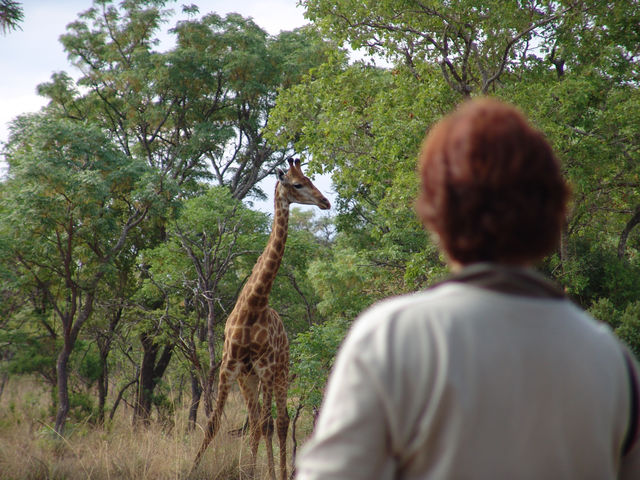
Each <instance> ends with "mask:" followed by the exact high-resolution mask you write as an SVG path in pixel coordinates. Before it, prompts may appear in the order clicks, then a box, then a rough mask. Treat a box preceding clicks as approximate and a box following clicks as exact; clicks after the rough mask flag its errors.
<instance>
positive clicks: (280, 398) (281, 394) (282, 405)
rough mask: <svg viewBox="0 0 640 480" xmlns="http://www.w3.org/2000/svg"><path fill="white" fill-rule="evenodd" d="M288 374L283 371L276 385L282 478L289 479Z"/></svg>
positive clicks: (281, 479) (282, 479) (283, 479)
mask: <svg viewBox="0 0 640 480" xmlns="http://www.w3.org/2000/svg"><path fill="white" fill-rule="evenodd" d="M288 376H289V374H288V372H281V374H280V375H279V378H278V380H277V381H276V384H275V386H274V394H275V397H276V410H277V433H278V446H279V447H280V480H287V433H288V431H289V413H288V412H287V390H288V388H287V387H288V382H287V379H288Z"/></svg>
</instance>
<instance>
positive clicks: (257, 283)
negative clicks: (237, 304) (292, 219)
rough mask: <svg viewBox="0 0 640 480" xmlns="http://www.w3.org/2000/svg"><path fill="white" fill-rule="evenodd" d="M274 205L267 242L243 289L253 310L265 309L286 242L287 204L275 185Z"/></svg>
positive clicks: (287, 225) (287, 224)
mask: <svg viewBox="0 0 640 480" xmlns="http://www.w3.org/2000/svg"><path fill="white" fill-rule="evenodd" d="M274 203H275V213H274V216H273V227H272V228H271V234H270V235H269V241H268V242H267V245H266V247H265V249H264V251H263V252H262V255H260V257H259V258H258V261H257V263H256V264H255V266H254V267H253V271H252V272H251V275H250V276H249V279H248V280H247V283H246V285H245V287H244V289H243V296H244V297H245V300H246V302H247V303H248V304H249V306H250V307H251V308H252V309H254V310H259V309H263V308H266V307H267V302H268V298H269V294H270V293H271V287H273V281H274V279H275V277H276V274H277V273H278V269H279V268H280V263H281V262H282V256H283V255H284V247H285V244H286V242H287V230H288V227H289V202H288V201H287V199H286V198H284V197H283V196H282V195H281V194H280V193H279V188H278V185H276V192H275V200H274Z"/></svg>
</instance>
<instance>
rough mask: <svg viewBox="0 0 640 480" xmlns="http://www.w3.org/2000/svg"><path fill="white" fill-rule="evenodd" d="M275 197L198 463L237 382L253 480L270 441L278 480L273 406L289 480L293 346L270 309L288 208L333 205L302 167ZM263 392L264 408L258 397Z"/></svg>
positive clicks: (229, 328)
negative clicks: (260, 446) (259, 454)
mask: <svg viewBox="0 0 640 480" xmlns="http://www.w3.org/2000/svg"><path fill="white" fill-rule="evenodd" d="M278 180H279V181H278V184H277V185H276V191H275V213H274V219H273V228H272V230H271V234H270V236H269V241H268V242H267V245H266V247H265V249H264V251H263V253H262V255H260V257H259V258H258V261H257V262H256V264H255V266H254V267H253V270H252V272H251V275H250V276H249V279H248V280H247V282H246V284H245V286H244V287H243V289H242V291H241V292H240V295H239V297H238V300H237V301H236V305H235V307H234V309H233V311H232V312H231V314H230V315H229V317H228V318H227V322H226V325H225V330H224V333H225V341H224V347H223V351H222V363H221V365H220V377H219V381H218V397H217V399H216V405H215V407H214V410H213V412H212V413H211V416H210V417H209V420H208V423H207V428H206V430H205V437H204V440H203V442H202V445H201V447H200V450H199V451H198V454H197V456H196V459H195V464H194V468H195V467H196V466H197V465H198V464H199V462H200V460H201V458H202V455H203V454H204V452H205V450H206V449H207V446H208V445H209V443H210V442H211V441H212V440H213V438H214V437H215V435H216V433H217V432H218V429H219V427H220V418H221V416H222V411H223V409H224V405H225V402H226V400H227V397H228V395H229V391H230V390H231V387H232V385H233V382H234V381H236V380H237V381H238V383H239V386H240V391H241V393H242V396H243V398H244V401H245V402H246V404H247V408H248V411H249V430H250V445H251V456H252V466H251V471H250V472H249V476H253V473H254V469H255V463H256V455H257V451H258V444H259V442H260V437H261V436H264V437H265V442H266V448H267V459H268V465H269V475H270V478H271V479H272V480H275V465H274V460H273V447H272V437H273V428H272V421H271V405H272V401H273V399H275V402H276V412H277V420H276V432H277V435H278V443H279V447H280V479H281V480H285V479H286V478H287V447H286V441H287V432H288V429H289V416H288V414H287V390H288V381H289V340H288V338H287V333H286V331H285V328H284V325H283V324H282V321H281V320H280V316H279V315H278V313H277V312H276V311H275V310H273V309H272V308H270V307H269V306H268V300H269V294H270V292H271V287H272V286H273V281H274V279H275V276H276V274H277V272H278V268H279V267H280V262H281V261H282V256H283V254H284V248H285V244H286V241H287V229H288V223H289V205H290V204H291V203H302V204H314V205H317V206H318V207H320V208H321V209H323V210H326V209H328V208H330V204H329V201H328V200H327V199H326V198H325V197H324V196H323V195H322V194H321V193H320V192H319V191H318V189H317V188H316V187H315V186H314V185H313V184H312V183H311V181H310V180H309V179H308V178H307V177H305V176H304V174H303V173H302V170H301V169H300V161H299V160H296V161H295V162H294V161H292V160H289V170H288V171H287V173H286V174H285V173H284V172H282V171H281V170H278ZM260 391H261V392H262V406H260V401H259V396H260V395H259V394H260Z"/></svg>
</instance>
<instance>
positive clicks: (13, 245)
mask: <svg viewBox="0 0 640 480" xmlns="http://www.w3.org/2000/svg"><path fill="white" fill-rule="evenodd" d="M6 158H7V161H8V163H9V173H8V174H9V180H7V183H6V185H5V188H4V189H3V192H2V194H3V195H2V199H1V203H0V208H1V209H2V211H3V215H2V218H3V224H4V225H3V228H2V233H3V235H4V236H5V238H4V239H3V240H4V241H3V244H4V245H5V246H6V247H7V248H10V253H9V255H10V256H11V257H12V258H14V259H16V261H17V264H18V265H19V268H20V271H21V274H22V275H23V276H24V277H25V278H26V279H27V282H28V283H27V285H25V287H26V288H28V289H30V290H31V291H38V292H42V295H43V296H44V298H45V301H46V304H47V305H49V306H50V308H49V311H50V312H51V314H52V315H53V316H54V318H55V320H56V323H57V324H58V325H59V329H58V328H56V331H58V332H59V335H60V337H61V339H62V347H61V349H60V351H59V352H58V357H57V364H56V374H57V387H58V411H57V415H56V423H55V428H56V431H57V432H59V433H61V432H62V431H63V428H64V425H65V422H66V419H67V414H68V412H69V390H68V364H69V358H70V356H71V353H72V351H73V348H74V346H75V344H76V341H77V340H78V337H79V335H80V332H81V330H82V329H83V327H84V326H85V324H86V323H87V321H88V320H89V318H90V316H91V314H92V312H93V309H94V305H95V299H96V296H97V292H98V289H99V288H100V287H101V286H102V285H103V282H104V278H105V276H107V275H109V273H110V269H111V268H112V267H113V265H114V261H115V259H116V258H117V256H118V255H119V254H120V252H121V251H122V250H123V249H124V248H125V246H126V245H127V241H128V239H129V235H130V233H131V231H132V229H134V228H135V227H136V226H137V225H138V224H139V223H140V222H141V221H142V220H143V219H144V218H145V216H146V215H147V213H148V211H149V208H150V204H151V202H152V199H151V198H150V197H151V196H152V195H153V194H154V193H155V192H153V190H151V191H148V190H146V187H147V185H146V184H145V183H144V180H143V177H144V174H145V172H146V170H145V167H144V165H142V164H140V163H139V162H130V161H128V159H126V158H125V157H124V156H123V155H122V154H121V153H120V152H119V151H118V150H117V149H116V148H114V145H113V144H112V143H111V141H110V140H109V138H108V137H107V136H105V135H104V134H103V133H102V132H101V131H100V130H99V129H97V128H95V127H93V126H91V125H89V124H79V123H77V122H71V121H68V120H60V119H58V118H56V115H55V113H48V114H47V113H42V114H37V115H32V116H27V117H22V118H20V119H19V120H17V121H16V122H14V124H13V129H12V134H11V138H10V140H9V143H8V149H7V154H6ZM50 321H51V322H53V319H52V320H50ZM58 322H59V323H58Z"/></svg>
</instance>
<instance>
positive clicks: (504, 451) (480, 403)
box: [297, 274, 640, 480]
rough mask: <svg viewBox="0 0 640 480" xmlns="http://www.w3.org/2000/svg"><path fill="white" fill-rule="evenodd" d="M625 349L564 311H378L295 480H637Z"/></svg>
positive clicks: (474, 294)
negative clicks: (629, 440)
mask: <svg viewBox="0 0 640 480" xmlns="http://www.w3.org/2000/svg"><path fill="white" fill-rule="evenodd" d="M525 275H529V274H525ZM533 277H535V276H533ZM623 350H624V348H623V347H622V345H621V344H620V342H619V341H618V340H617V339H616V338H615V337H614V335H613V334H612V332H611V331H610V329H609V328H608V327H606V326H605V325H603V324H600V323H598V322H596V321H595V320H594V319H592V318H591V317H590V316H588V315H587V314H586V313H584V312H583V311H582V310H580V309H579V308H578V307H576V306H575V305H573V304H572V303H571V302H570V301H568V300H566V299H557V298H532V297H530V296H526V295H518V294H507V293H500V292H498V291H495V290H488V289H486V288H481V287H478V286H475V285H473V284H469V283H456V282H453V283H451V282H450V283H445V284H443V285H441V286H439V287H437V288H434V289H431V290H428V291H426V292H421V293H417V294H412V295H407V296H403V297H398V298H395V299H391V300H387V301H385V302H382V303H380V304H378V305H376V306H374V307H373V308H371V309H370V310H368V311H367V312H365V313H364V314H363V315H362V316H361V317H360V318H359V319H358V320H357V321H356V322H355V324H354V326H353V328H352V330H351V332H350V333H349V335H348V337H347V338H346V340H345V342H344V344H343V346H342V348H341V351H340V353H339V355H338V358H337V360H336V364H335V366H334V370H333V372H332V375H331V378H330V381H329V384H328V386H327V390H326V395H325V399H324V403H323V406H322V409H321V412H320V416H319V418H318V423H317V425H316V429H315V432H314V435H313V437H312V438H311V440H310V441H309V442H308V443H307V444H306V445H305V448H304V450H303V452H302V454H301V457H300V459H299V461H298V475H297V478H298V480H311V479H345V480H346V479H350V480H351V479H354V480H355V479H362V480H365V479H366V480H373V479H416V480H417V479H474V480H476V479H490V480H501V479H536V480H540V479H542V480H546V479H553V480H555V479H576V480H585V479H594V480H607V479H615V478H623V479H640V446H639V445H640V441H637V442H635V444H634V447H633V449H632V450H631V451H630V452H629V453H628V454H626V455H625V456H624V458H623V454H622V447H623V443H624V441H625V438H626V436H627V434H628V432H629V430H630V422H631V418H630V410H631V403H632V402H631V393H630V391H631V390H630V389H631V387H630V378H629V371H628V370H627V367H626V365H625V359H624V353H623Z"/></svg>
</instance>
